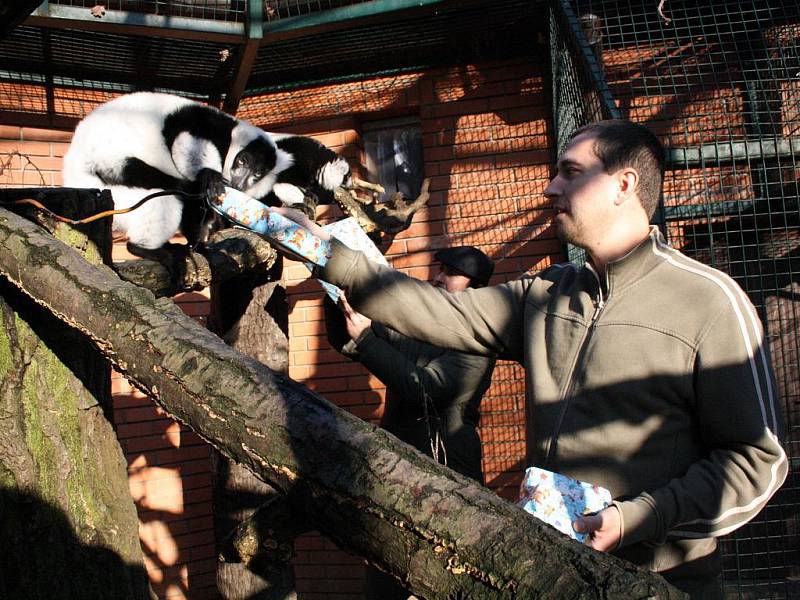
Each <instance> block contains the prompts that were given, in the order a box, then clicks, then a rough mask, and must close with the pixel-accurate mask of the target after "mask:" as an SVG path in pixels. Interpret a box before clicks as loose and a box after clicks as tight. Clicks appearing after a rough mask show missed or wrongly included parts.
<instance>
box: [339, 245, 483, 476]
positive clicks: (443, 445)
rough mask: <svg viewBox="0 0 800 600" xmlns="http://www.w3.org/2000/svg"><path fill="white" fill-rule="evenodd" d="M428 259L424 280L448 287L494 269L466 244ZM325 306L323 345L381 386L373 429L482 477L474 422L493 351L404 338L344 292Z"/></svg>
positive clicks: (462, 285) (477, 280) (472, 284)
mask: <svg viewBox="0 0 800 600" xmlns="http://www.w3.org/2000/svg"><path fill="white" fill-rule="evenodd" d="M434 258H435V259H436V260H437V261H438V262H439V272H438V273H437V274H436V276H435V277H434V279H433V282H432V283H433V285H434V286H435V287H438V288H442V289H444V290H447V291H448V292H451V293H456V292H460V291H463V290H465V289H467V288H478V287H483V286H485V285H486V284H487V283H488V282H489V279H490V277H491V276H492V272H493V271H494V264H493V263H492V261H491V259H490V258H489V257H488V256H486V255H485V254H484V253H483V252H481V251H480V250H478V249H477V248H475V247H473V246H458V247H452V248H445V249H443V250H439V251H438V252H437V253H436V254H435V255H434ZM331 304H332V303H330V304H329V305H328V306H327V309H326V311H325V316H326V323H327V329H328V337H329V340H330V341H331V345H332V346H333V347H334V348H337V350H340V351H341V352H342V353H343V354H345V355H347V356H349V357H351V358H354V359H355V360H358V361H359V362H361V364H363V365H364V366H365V367H366V368H367V369H368V370H369V371H370V372H371V373H372V374H374V375H375V376H376V377H378V379H380V380H381V381H382V382H383V383H384V384H386V405H385V407H384V412H383V418H382V419H381V427H383V428H384V429H386V430H387V431H389V432H391V433H393V434H394V435H395V436H397V437H398V438H399V439H401V440H403V441H404V442H406V443H408V444H411V445H412V446H414V447H415V448H417V450H419V451H420V452H423V453H425V454H427V455H428V456H433V457H435V458H436V459H437V460H438V461H439V462H441V463H442V464H446V465H447V466H449V467H450V468H452V469H453V470H454V471H457V472H459V473H461V474H462V475H466V476H467V477H471V478H472V479H474V480H476V481H478V482H479V483H483V474H482V472H481V443H480V439H479V437H478V432H477V429H476V428H477V426H478V408H479V405H480V401H481V397H482V396H483V394H484V392H485V391H486V389H487V388H488V387H489V384H490V383H491V375H492V370H493V369H494V363H495V357H494V355H489V356H482V355H477V354H466V353H464V352H456V351H450V350H443V349H441V348H437V347H436V346H432V345H430V344H426V343H424V342H420V341H417V340H414V339H411V338H409V337H406V336H404V335H402V334H400V333H398V332H396V331H394V330H393V329H390V328H388V327H385V326H384V325H382V324H381V323H378V322H373V321H371V320H370V319H368V318H367V317H365V316H364V315H362V314H361V313H358V312H356V310H355V309H353V308H352V307H351V306H350V305H349V303H348V302H347V298H346V297H345V296H344V294H342V296H341V298H340V306H341V309H342V310H341V313H339V312H338V311H336V310H335V309H334V310H331ZM337 313H338V314H337ZM343 330H346V336H344V337H343ZM345 340H346V342H345V343H342V342H343V341H345Z"/></svg>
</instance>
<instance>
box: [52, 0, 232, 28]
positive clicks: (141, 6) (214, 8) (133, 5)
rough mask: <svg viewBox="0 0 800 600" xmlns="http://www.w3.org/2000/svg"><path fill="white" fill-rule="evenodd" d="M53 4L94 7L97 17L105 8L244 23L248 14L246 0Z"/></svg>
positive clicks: (55, 2) (61, 0)
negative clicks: (99, 8) (100, 7)
mask: <svg viewBox="0 0 800 600" xmlns="http://www.w3.org/2000/svg"><path fill="white" fill-rule="evenodd" d="M48 4H50V5H51V6H69V7H77V8H85V9H86V10H87V11H90V10H92V9H94V13H93V14H94V15H95V17H96V18H100V17H101V13H102V10H100V11H99V12H98V8H96V7H99V6H102V9H105V10H120V11H125V12H133V13H144V14H150V15H163V16H169V17H188V18H192V19H213V20H215V21H228V22H235V23H238V22H243V21H244V20H245V16H246V14H247V0H105V1H104V2H99V1H97V0H50V2H48Z"/></svg>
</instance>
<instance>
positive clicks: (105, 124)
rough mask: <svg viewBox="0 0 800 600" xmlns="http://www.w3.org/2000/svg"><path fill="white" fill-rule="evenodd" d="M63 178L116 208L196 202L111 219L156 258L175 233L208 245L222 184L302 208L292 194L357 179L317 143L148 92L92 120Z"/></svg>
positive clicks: (77, 138)
mask: <svg viewBox="0 0 800 600" xmlns="http://www.w3.org/2000/svg"><path fill="white" fill-rule="evenodd" d="M62 175H63V177H62V179H63V184H64V185H65V186H67V187H82V188H101V189H110V190H111V193H112V197H113V198H114V208H116V209H121V208H128V207H130V206H133V205H134V204H136V203H137V202H138V201H139V200H141V199H142V198H143V197H144V196H146V195H148V194H150V193H153V192H157V191H162V190H181V191H184V192H187V193H192V194H195V195H194V196H191V197H186V196H181V195H169V196H162V197H157V198H154V199H152V200H150V201H149V202H147V203H146V204H144V205H142V206H141V207H139V208H138V209H136V210H134V211H132V212H129V213H126V214H121V215H115V216H114V224H113V227H114V229H115V231H118V232H120V233H124V234H126V235H127V237H128V249H129V250H130V252H131V253H132V254H135V255H137V256H144V257H150V258H156V259H159V257H163V255H161V254H159V252H158V250H159V249H160V248H161V247H162V246H163V245H164V244H165V243H166V242H167V241H168V240H169V239H170V238H171V237H172V236H173V235H174V234H175V233H176V232H177V231H181V232H182V233H183V234H184V236H185V237H186V239H187V241H188V243H189V245H190V246H194V245H196V244H197V243H198V242H204V241H205V239H206V237H207V234H208V228H209V226H210V224H211V223H212V222H213V221H214V219H215V216H214V213H213V211H211V210H207V209H206V200H205V197H206V195H211V196H212V197H213V196H215V195H217V194H219V193H222V192H223V191H224V186H225V185H230V186H231V187H233V188H236V189H238V190H241V191H243V192H245V193H246V194H248V195H249V196H252V197H253V198H256V199H258V200H262V201H265V202H266V201H267V199H268V198H272V202H269V203H272V204H274V203H275V202H274V198H275V197H277V199H278V200H279V201H280V202H281V203H282V204H285V205H296V204H298V203H302V202H303V193H302V191H300V190H298V189H297V187H296V186H300V187H303V188H306V187H308V188H311V189H312V190H313V188H314V187H315V186H318V187H320V188H324V189H326V190H332V189H333V188H334V187H337V186H342V185H344V186H349V185H350V179H351V177H350V167H349V165H348V164H347V162H346V161H345V160H344V159H343V158H341V157H339V156H338V155H336V154H335V153H334V152H333V151H331V150H330V149H328V148H326V147H325V146H323V145H322V144H320V143H319V142H317V141H316V140H313V139H311V138H306V137H303V136H291V135H281V134H270V133H268V132H266V131H264V130H262V129H260V128H258V127H255V126H254V125H251V124H249V123H247V122H246V121H242V120H239V119H235V118H234V117H232V116H230V115H228V114H225V113H224V112H222V111H220V110H217V109H216V108H213V107H210V106H207V105H205V104H201V103H199V102H195V101H193V100H189V99H187V98H182V97H180V96H174V95H171V94H159V93H150V92H138V93H134V94H128V95H125V96H120V97H119V98H115V99H114V100H111V101H109V102H107V103H105V104H102V105H100V106H98V107H97V108H95V109H94V110H93V111H92V112H91V113H90V114H89V115H87V116H86V117H85V118H84V119H83V120H82V121H81V122H80V123H79V124H78V126H77V128H76V129H75V134H74V136H73V138H72V142H71V144H70V146H69V149H68V150H67V153H66V155H65V156H64V166H63V173H62Z"/></svg>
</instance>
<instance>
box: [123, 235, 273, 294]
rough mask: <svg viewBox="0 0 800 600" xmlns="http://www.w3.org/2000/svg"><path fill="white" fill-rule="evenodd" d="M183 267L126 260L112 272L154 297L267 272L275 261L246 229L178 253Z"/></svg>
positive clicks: (264, 243) (269, 250) (270, 249)
mask: <svg viewBox="0 0 800 600" xmlns="http://www.w3.org/2000/svg"><path fill="white" fill-rule="evenodd" d="M180 256H181V261H182V265H181V267H180V268H179V269H177V270H176V272H170V271H169V270H168V269H167V267H165V266H164V265H162V264H161V263H158V262H156V261H153V260H146V259H139V260H127V261H121V262H118V263H115V264H114V270H115V271H116V272H117V273H118V274H119V276H120V277H121V278H122V279H124V280H125V281H130V282H131V283H135V284H136V285H140V286H142V287H144V288H147V289H148V290H150V291H151V292H153V293H154V294H155V295H156V296H174V295H175V294H177V293H179V292H185V291H191V290H201V289H203V288H206V287H209V286H210V285H211V284H212V283H213V284H219V283H222V282H224V281H228V280H230V279H232V278H234V277H236V276H237V275H241V274H243V273H253V272H264V271H267V270H268V269H269V268H270V267H271V266H272V265H273V264H274V263H275V260H276V258H277V253H276V252H275V249H274V248H273V247H272V246H270V245H269V243H268V242H267V241H266V240H265V239H264V238H262V237H261V236H260V235H258V234H257V233H253V232H252V231H247V230H245V229H239V228H237V229H224V230H222V231H218V232H217V233H215V234H214V235H213V237H212V238H211V241H210V242H209V243H208V244H206V248H205V249H204V250H203V253H202V254H200V253H199V252H193V251H191V250H190V251H184V252H181V253H180Z"/></svg>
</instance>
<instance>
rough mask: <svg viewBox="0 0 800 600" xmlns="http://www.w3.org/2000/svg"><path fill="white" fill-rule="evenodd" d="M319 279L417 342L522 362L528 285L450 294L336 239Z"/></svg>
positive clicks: (520, 282)
mask: <svg viewBox="0 0 800 600" xmlns="http://www.w3.org/2000/svg"><path fill="white" fill-rule="evenodd" d="M315 275H316V276H317V277H319V278H320V279H323V280H325V281H328V282H330V283H332V284H334V285H337V286H339V287H341V288H343V289H344V290H346V292H347V298H348V300H349V302H350V303H351V304H352V305H353V306H354V307H355V308H357V309H358V310H359V311H360V312H362V313H363V314H365V315H366V316H368V317H370V318H371V319H374V320H376V321H379V322H381V323H383V324H385V325H387V326H389V327H391V328H392V329H395V330H397V331H399V332H400V333H403V334H405V335H407V336H409V337H412V338H414V339H418V340H423V341H425V342H428V343H429V344H433V345H434V346H438V347H441V348H450V349H453V350H460V351H462V352H469V353H473V354H484V355H487V354H501V355H503V357H504V358H509V359H512V360H521V359H522V353H523V345H522V342H523V339H522V334H523V327H522V324H523V323H522V320H523V315H522V313H523V298H524V294H525V290H526V288H527V285H528V283H527V281H526V280H517V281H512V282H509V283H507V284H504V285H497V286H492V287H486V288H480V289H467V290H464V291H463V292H459V293H458V294H449V293H448V292H446V291H445V290H442V289H439V288H435V287H433V286H431V285H430V284H429V283H427V282H424V281H420V280H417V279H414V278H411V277H407V276H405V275H403V274H402V273H400V272H398V271H395V270H394V269H390V268H388V267H383V266H381V265H378V264H376V263H374V262H372V261H370V260H368V259H367V258H366V257H365V256H364V255H363V254H362V253H360V252H356V251H354V250H351V249H350V248H348V247H347V246H345V245H344V244H342V243H341V242H339V241H338V240H336V239H335V238H334V240H333V255H332V257H331V259H330V260H329V261H328V262H327V264H326V265H325V266H324V267H322V268H317V269H315Z"/></svg>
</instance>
